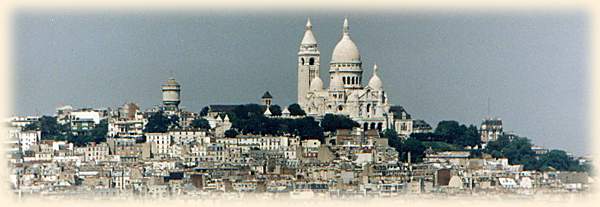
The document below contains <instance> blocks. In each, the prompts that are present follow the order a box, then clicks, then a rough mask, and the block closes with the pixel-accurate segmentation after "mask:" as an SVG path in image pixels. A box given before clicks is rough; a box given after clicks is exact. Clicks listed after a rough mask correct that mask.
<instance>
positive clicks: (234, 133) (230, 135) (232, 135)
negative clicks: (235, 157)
mask: <svg viewBox="0 0 600 207" xmlns="http://www.w3.org/2000/svg"><path fill="white" fill-rule="evenodd" d="M237 135H238V132H237V131H235V129H228V130H226V131H225V137H227V138H235V137H237Z"/></svg>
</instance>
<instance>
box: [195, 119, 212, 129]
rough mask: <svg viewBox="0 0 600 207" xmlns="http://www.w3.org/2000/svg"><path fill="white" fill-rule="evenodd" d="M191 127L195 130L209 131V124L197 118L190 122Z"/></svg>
mask: <svg viewBox="0 0 600 207" xmlns="http://www.w3.org/2000/svg"><path fill="white" fill-rule="evenodd" d="M191 127H192V128H196V129H210V124H209V123H208V120H206V119H205V118H198V119H194V121H192V124H191Z"/></svg>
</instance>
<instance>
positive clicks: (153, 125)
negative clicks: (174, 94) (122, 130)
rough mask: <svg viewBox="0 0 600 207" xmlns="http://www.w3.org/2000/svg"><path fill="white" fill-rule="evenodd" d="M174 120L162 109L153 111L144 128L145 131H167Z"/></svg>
mask: <svg viewBox="0 0 600 207" xmlns="http://www.w3.org/2000/svg"><path fill="white" fill-rule="evenodd" d="M171 123H172V120H171V119H170V118H169V117H167V116H166V115H165V114H164V113H163V112H162V111H159V112H156V113H153V114H152V115H150V117H148V123H147V124H146V127H145V128H144V132H150V133H154V132H159V133H162V132H167V130H168V129H169V127H170V126H171Z"/></svg>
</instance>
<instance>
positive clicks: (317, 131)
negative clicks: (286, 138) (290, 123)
mask: <svg viewBox="0 0 600 207" xmlns="http://www.w3.org/2000/svg"><path fill="white" fill-rule="evenodd" d="M292 120H294V122H295V123H294V125H295V126H296V128H295V129H294V131H296V135H299V136H300V138H301V139H302V140H306V139H318V140H319V141H321V143H323V142H324V139H323V138H324V137H325V136H324V135H323V128H321V127H320V126H319V123H318V122H317V121H315V119H314V118H313V117H304V118H302V119H292Z"/></svg>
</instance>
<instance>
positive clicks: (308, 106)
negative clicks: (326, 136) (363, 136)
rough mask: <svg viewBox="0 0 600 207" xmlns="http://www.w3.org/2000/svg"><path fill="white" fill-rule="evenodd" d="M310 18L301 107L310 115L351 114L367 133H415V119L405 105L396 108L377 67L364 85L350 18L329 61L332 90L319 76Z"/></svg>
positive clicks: (301, 65)
mask: <svg viewBox="0 0 600 207" xmlns="http://www.w3.org/2000/svg"><path fill="white" fill-rule="evenodd" d="M318 45H319V44H318V43H317V39H316V38H315V35H314V33H313V31H312V24H311V22H310V19H308V21H307V23H306V29H305V32H304V36H303V38H302V41H301V43H300V49H299V51H298V104H299V105H300V106H301V107H302V108H303V109H304V111H306V113H307V114H308V115H310V116H314V117H317V118H319V117H323V116H324V115H325V114H328V113H331V114H342V115H347V116H349V117H350V118H351V119H353V120H354V121H356V122H358V123H359V124H360V126H361V128H362V129H363V130H371V129H376V130H379V131H382V130H385V129H388V128H393V129H395V130H396V131H397V132H398V134H399V135H401V136H407V135H410V133H412V123H413V122H412V119H411V118H410V115H409V114H408V113H406V111H405V110H404V108H403V107H401V106H392V105H391V104H390V102H389V99H388V97H387V94H386V93H385V90H384V89H383V81H382V80H381V78H380V77H379V75H378V67H377V65H373V67H372V68H373V75H372V76H371V77H370V78H369V80H368V82H366V83H367V84H366V85H365V84H363V83H364V81H363V64H362V61H361V57H360V52H359V50H358V47H357V46H356V44H355V43H354V41H352V38H351V37H350V28H349V25H348V19H344V24H343V28H342V35H341V39H340V40H339V42H338V43H337V45H336V46H335V48H334V49H333V53H332V55H331V61H330V62H329V87H328V88H325V87H324V84H323V80H322V79H321V78H320V77H319V72H320V66H321V64H320V63H321V59H320V51H319V47H318Z"/></svg>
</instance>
